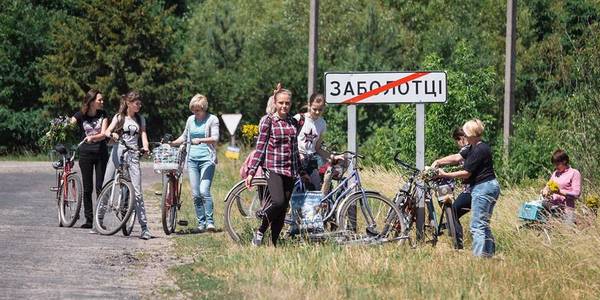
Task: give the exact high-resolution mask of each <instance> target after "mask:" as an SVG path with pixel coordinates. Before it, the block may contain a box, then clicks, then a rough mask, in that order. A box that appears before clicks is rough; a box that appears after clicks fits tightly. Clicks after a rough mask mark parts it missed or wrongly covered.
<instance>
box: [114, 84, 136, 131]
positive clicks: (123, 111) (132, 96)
mask: <svg viewBox="0 0 600 300" xmlns="http://www.w3.org/2000/svg"><path fill="white" fill-rule="evenodd" d="M138 100H140V101H141V100H142V99H141V96H140V93H139V92H137V91H131V92H129V93H127V94H125V95H121V104H120V106H119V112H118V113H117V115H118V117H117V120H118V122H117V126H116V128H115V130H116V131H117V132H118V131H122V130H123V124H125V117H127V103H132V102H135V101H138ZM135 121H136V122H137V123H138V125H139V126H142V124H140V123H141V118H140V117H139V115H138V113H136V114H135Z"/></svg>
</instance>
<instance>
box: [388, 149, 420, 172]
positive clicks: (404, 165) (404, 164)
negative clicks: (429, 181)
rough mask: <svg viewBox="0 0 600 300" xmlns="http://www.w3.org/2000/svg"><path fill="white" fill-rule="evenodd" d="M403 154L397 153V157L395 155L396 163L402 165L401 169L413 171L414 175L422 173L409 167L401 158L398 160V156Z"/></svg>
mask: <svg viewBox="0 0 600 300" xmlns="http://www.w3.org/2000/svg"><path fill="white" fill-rule="evenodd" d="M400 153H401V152H396V155H394V161H395V162H396V164H398V165H400V166H401V167H403V168H405V169H408V170H409V171H412V172H413V173H418V172H421V171H420V170H419V169H417V168H415V167H413V166H411V165H409V164H408V163H406V162H404V161H402V160H401V159H400V158H398V156H400Z"/></svg>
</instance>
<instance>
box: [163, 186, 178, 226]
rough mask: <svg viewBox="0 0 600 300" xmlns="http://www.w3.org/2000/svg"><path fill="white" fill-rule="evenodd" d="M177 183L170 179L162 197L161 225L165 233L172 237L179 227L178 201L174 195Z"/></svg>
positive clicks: (164, 187)
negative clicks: (177, 222)
mask: <svg viewBox="0 0 600 300" xmlns="http://www.w3.org/2000/svg"><path fill="white" fill-rule="evenodd" d="M176 184H177V183H176V182H175V179H173V178H168V179H167V182H166V184H165V185H164V186H163V191H162V197H161V205H160V210H161V223H162V227H163V231H164V232H165V234H166V235H170V234H171V233H173V232H175V227H176V226H177V224H176V221H177V202H178V201H177V199H176V197H177V196H175V193H174V189H175V188H174V187H175V185H176Z"/></svg>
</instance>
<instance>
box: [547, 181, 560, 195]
mask: <svg viewBox="0 0 600 300" xmlns="http://www.w3.org/2000/svg"><path fill="white" fill-rule="evenodd" d="M546 186H547V187H548V190H549V191H550V192H551V193H553V194H555V193H558V191H559V190H560V188H559V187H558V183H556V181H554V180H549V181H548V183H546Z"/></svg>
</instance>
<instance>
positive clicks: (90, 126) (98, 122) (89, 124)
mask: <svg viewBox="0 0 600 300" xmlns="http://www.w3.org/2000/svg"><path fill="white" fill-rule="evenodd" d="M83 130H84V131H85V136H92V135H96V134H99V133H100V132H102V118H97V119H91V120H84V121H83Z"/></svg>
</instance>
